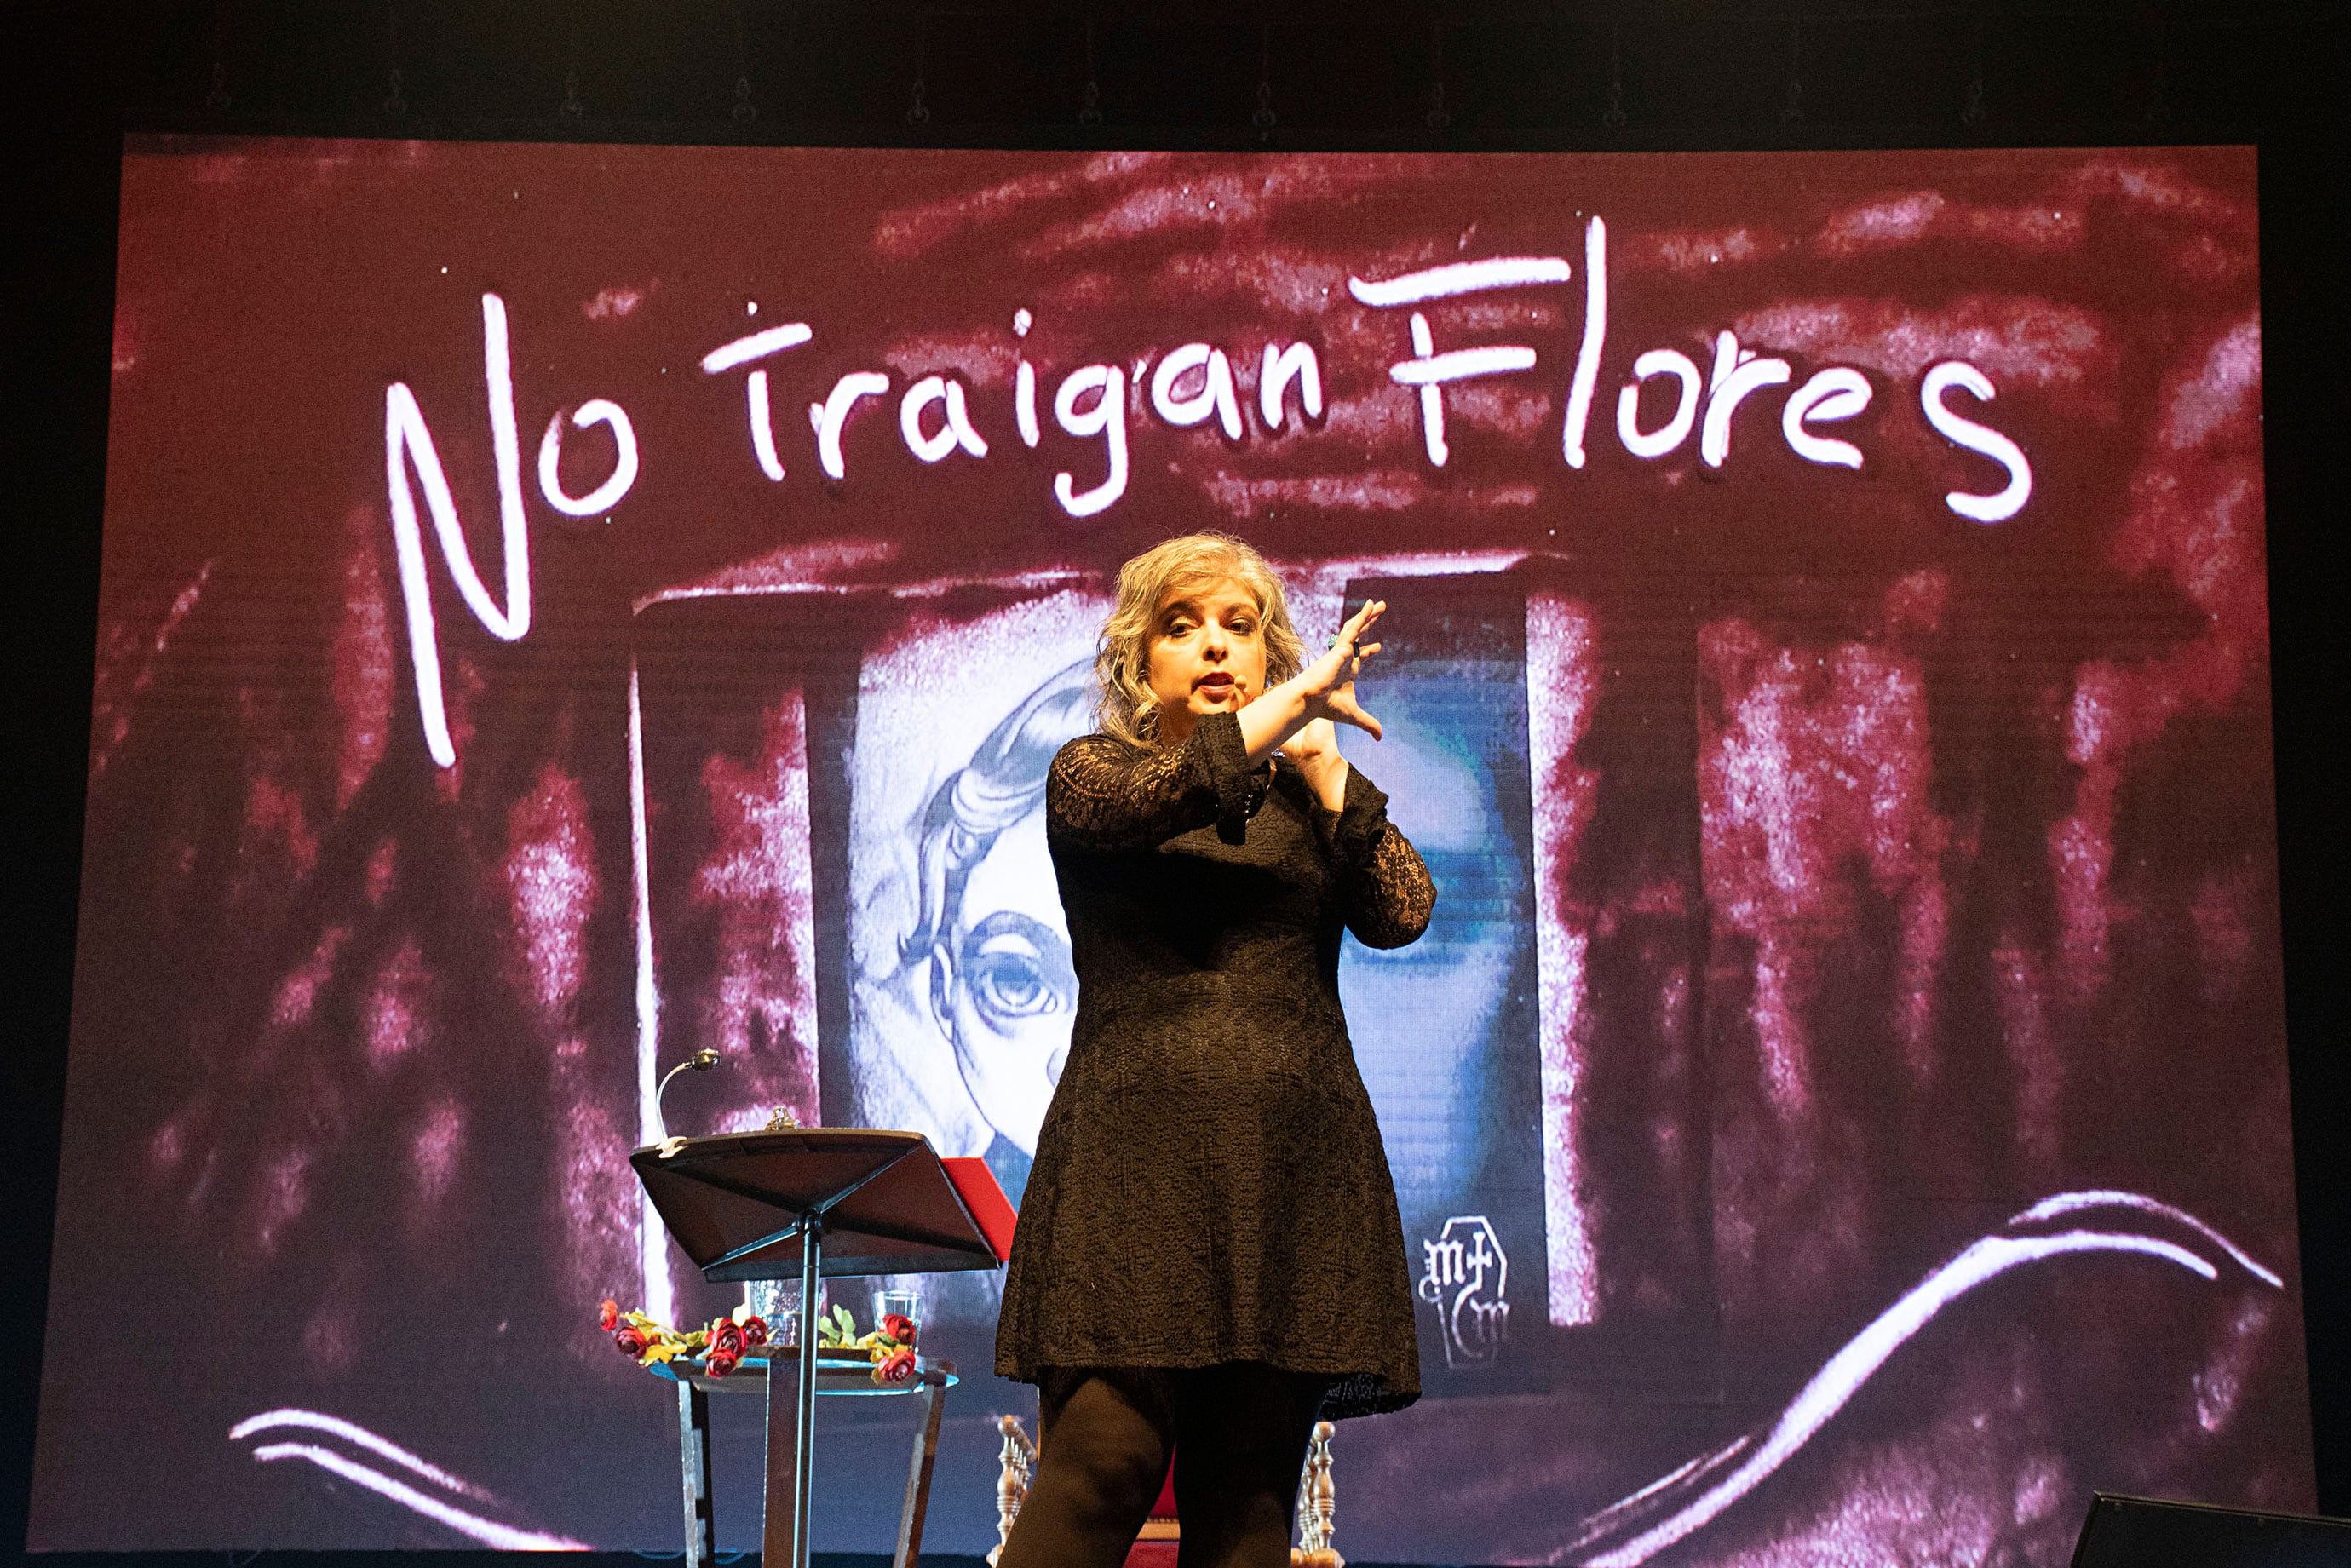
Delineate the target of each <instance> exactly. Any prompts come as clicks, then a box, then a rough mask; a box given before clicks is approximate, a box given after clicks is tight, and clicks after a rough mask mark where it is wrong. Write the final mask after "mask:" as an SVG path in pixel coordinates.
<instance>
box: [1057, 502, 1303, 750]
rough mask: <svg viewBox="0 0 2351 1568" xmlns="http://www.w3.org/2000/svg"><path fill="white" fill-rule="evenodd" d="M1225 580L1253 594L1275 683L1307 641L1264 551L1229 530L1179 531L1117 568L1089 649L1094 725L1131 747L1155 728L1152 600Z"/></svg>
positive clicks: (1144, 742) (1297, 664)
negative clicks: (1112, 598) (1114, 596)
mask: <svg viewBox="0 0 2351 1568" xmlns="http://www.w3.org/2000/svg"><path fill="white" fill-rule="evenodd" d="M1225 580H1231V581H1234V582H1238V583H1239V584H1240V585H1241V586H1242V587H1243V588H1245V589H1247V590H1248V591H1249V596H1250V597H1251V598H1253V599H1255V600H1256V601H1257V612H1258V624H1259V628H1260V632H1259V635H1260V636H1261V637H1262V638H1263V640H1264V643H1265V682H1266V685H1269V686H1272V685H1280V683H1281V682H1283V681H1286V680H1288V679H1290V676H1292V675H1294V674H1297V673H1298V672H1299V669H1300V668H1301V665H1302V664H1304V662H1305V653H1306V645H1305V643H1303V642H1302V641H1301V639H1300V638H1299V635H1298V628H1297V627H1295V626H1293V625H1292V624H1290V601H1289V598H1288V596H1287V595H1285V594H1284V593H1283V591H1282V587H1281V579H1280V578H1279V577H1276V576H1275V575H1274V573H1273V568H1271V567H1270V566H1268V565H1267V564H1266V560H1265V557H1263V556H1261V555H1259V554H1258V553H1257V551H1256V550H1255V549H1251V548H1250V547H1249V545H1247V544H1245V543H1244V542H1242V541H1241V540H1239V539H1237V538H1233V537H1232V536H1231V535H1230V534H1220V533H1198V534H1185V535H1183V536H1181V537H1180V538H1172V539H1168V540H1166V541H1165V543H1162V544H1156V545H1154V546H1152V548H1151V549H1147V550H1145V551H1144V552H1143V553H1142V554H1141V555H1139V556H1136V557H1135V558H1134V559H1133V560H1130V561H1128V562H1127V563H1126V564H1125V565H1124V566H1123V567H1120V568H1119V569H1118V602H1117V604H1116V605H1115V606H1114V607H1113V609H1112V611H1111V612H1110V619H1109V620H1108V621H1105V622H1102V640H1101V641H1100V643H1097V644H1096V647H1095V653H1094V726H1095V727H1096V728H1097V729H1099V730H1101V731H1102V734H1104V735H1107V736H1112V737H1115V738H1117V739H1120V740H1123V741H1126V742H1128V743H1129V744H1131V745H1134V746H1149V745H1150V744H1151V743H1152V740H1153V737H1155V735H1156V734H1157V733H1158V729H1159V704H1158V701H1157V699H1156V698H1155V697H1153V696H1152V695H1151V686H1150V682H1149V680H1148V677H1147V666H1148V664H1149V652H1150V647H1151V637H1152V633H1153V632H1154V631H1155V629H1156V626H1157V622H1158V619H1159V606H1160V605H1161V604H1162V603H1163V602H1165V600H1166V598H1167V595H1168V594H1169V593H1170V592H1172V591H1175V590H1176V589H1180V588H1190V587H1194V586H1196V585H1199V584H1204V583H1212V582H1221V581H1225Z"/></svg>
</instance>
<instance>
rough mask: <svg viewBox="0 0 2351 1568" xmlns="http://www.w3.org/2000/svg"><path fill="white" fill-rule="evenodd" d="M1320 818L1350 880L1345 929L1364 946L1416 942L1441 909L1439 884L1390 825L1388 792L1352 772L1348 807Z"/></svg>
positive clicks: (1333, 852) (1394, 945)
mask: <svg viewBox="0 0 2351 1568" xmlns="http://www.w3.org/2000/svg"><path fill="white" fill-rule="evenodd" d="M1317 814H1318V815H1319V816H1321V817H1322V819H1323V821H1324V825H1325V831H1327V832H1328V833H1329V835H1330V843H1331V853H1332V858H1333V859H1334V860H1336V861H1337V862H1339V865H1340V866H1341V868H1342V874H1343V876H1344V877H1345V879H1346V881H1345V891H1344V894H1343V897H1344V899H1345V903H1346V914H1347V929H1348V930H1350V931H1352V932H1353V933H1354V934H1355V939H1356V940H1357V941H1359V942H1361V943H1362V944H1363V945H1364V946H1366V947H1402V946H1405V945H1406V944H1407V943H1410V942H1414V941H1416V940H1418V938H1419V936H1420V934H1421V933H1422V932H1424V931H1426V930H1427V929H1428V917H1429V915H1431V914H1433V913H1434V912H1435V911H1436V908H1437V884H1436V883H1433V882H1431V881H1430V880H1429V876H1428V867H1427V866H1426V864H1424V863H1423V862H1422V861H1421V858H1420V852H1419V851H1418V850H1416V849H1414V848H1413V847H1412V841H1411V840H1409V839H1407V838H1405V836H1404V834H1402V833H1401V832H1398V831H1396V826H1395V823H1394V822H1391V821H1388V798H1387V796H1386V794H1385V793H1384V792H1383V791H1382V790H1381V789H1380V788H1379V786H1378V785H1376V784H1374V783H1373V782H1372V781H1371V780H1370V779H1366V778H1364V775H1363V774H1362V772H1361V771H1359V770H1358V769H1356V768H1348V769H1347V799H1346V803H1345V804H1344V805H1343V806H1342V807H1341V808H1340V810H1339V812H1338V814H1337V815H1336V816H1332V814H1331V813H1329V812H1318V813H1317Z"/></svg>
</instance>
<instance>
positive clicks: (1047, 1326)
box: [996, 714, 1436, 1417]
mask: <svg viewBox="0 0 2351 1568" xmlns="http://www.w3.org/2000/svg"><path fill="white" fill-rule="evenodd" d="M1045 810H1046V837H1047V841H1048V843H1049V845H1050V849H1051V852H1052V857H1053V869H1054V873H1055V875H1056V876H1057V878H1058V879H1059V881H1060V883H1061V905H1062V908H1063V910H1064V911H1065V912H1066V913H1067V915H1068V916H1069V922H1070V941H1071V949H1072V956H1073V957H1074V959H1075V962H1076V967H1077V974H1078V1011H1077V1019H1076V1024H1075V1028H1074V1030H1072V1034H1071V1042H1070V1054H1069V1060H1068V1062H1067V1064H1066V1065H1065V1066H1064V1068H1063V1069H1062V1072H1061V1086H1060V1088H1059V1089H1058V1090H1057V1091H1056V1092H1055V1093H1054V1096H1053V1103H1052V1105H1051V1108H1050V1109H1049V1110H1048V1111H1047V1112H1046V1113H1045V1123H1044V1126H1043V1128H1042V1130H1041V1131H1040V1134H1039V1135H1038V1140H1037V1157H1036V1163H1035V1165H1034V1166H1032V1167H1031V1168H1030V1171H1029V1187H1028V1192H1027V1194H1026V1196H1025V1197H1024V1200H1023V1202H1022V1204H1021V1208H1020V1221H1019V1228H1018V1230H1017V1231H1016V1233H1015V1239H1014V1242H1013V1247H1012V1258H1011V1262H1010V1265H1009V1267H1008V1271H1007V1274H1006V1277H1005V1284H1004V1310H1003V1316H1002V1317H1001V1319H1000V1320H999V1321H998V1328H997V1337H996V1370H997V1371H998V1373H999V1374H1001V1375H1004V1376H1007V1377H1015V1378H1019V1379H1022V1380H1024V1381H1029V1382H1034V1381H1036V1380H1037V1378H1038V1376H1039V1375H1040V1372H1041V1371H1043V1370H1044V1369H1046V1368H1050V1367H1055V1366H1170V1367H1182V1366H1206V1365H1210V1364H1215V1363H1217V1362H1224V1361H1262V1362H1268V1363H1270V1364H1273V1365H1276V1366H1280V1367H1285V1368H1288V1369H1290V1370H1291V1371H1295V1372H1305V1373H1320V1374H1322V1375H1326V1376H1328V1377H1330V1378H1331V1379H1332V1390H1331V1394H1330V1396H1329V1397H1328V1398H1327V1399H1326V1401H1325V1402H1324V1406H1323V1414H1324V1415H1325V1416H1332V1417H1338V1416H1364V1415H1371V1414H1374V1413H1375V1412H1378V1411H1383V1410H1395V1409H1400V1408H1402V1407H1403V1406H1406V1405H1409V1404H1411V1403H1412V1402H1413V1401H1414V1400H1415V1399H1416V1398H1417V1397H1419V1395H1420V1371H1419V1357H1418V1353H1417V1349H1416V1343H1415V1340H1414V1335H1413V1304H1412V1294H1411V1281H1410V1277H1409V1274H1408V1272H1407V1270H1406V1267H1405V1251H1404V1228H1403V1225H1402V1223H1401V1221H1400V1220H1399V1219H1398V1218H1397V1216H1396V1203H1395V1185H1394V1183H1393V1182H1392V1181H1391V1180H1390V1179H1389V1176H1388V1165H1387V1156H1386V1153H1385V1151H1384V1149H1383V1147H1382V1146H1381V1143H1380V1131H1379V1126H1378V1124H1377V1123H1375V1122H1374V1120H1373V1116H1372V1103H1371V1098H1370V1096H1369V1095H1367V1094H1366V1093H1365V1092H1364V1081H1363V1078H1362V1076H1361V1075H1360V1074H1359V1073H1358V1072H1357V1071H1356V1070H1355V1059H1354V1051H1353V1046H1352V1045H1351V1044H1350V1043H1349V1041H1348V1039H1347V1022H1346V1019H1345V1018H1344V1017H1343V1015H1342V1014H1341V1012H1340V1009H1339V937H1340V932H1341V930H1342V928H1345V929H1347V930H1352V931H1353V932H1354V934H1355V935H1356V936H1357V937H1358V938H1359V939H1361V940H1362V941H1363V942H1364V943H1365V944H1366V945H1368V946H1374V947H1396V946H1403V945H1404V944H1405V943H1407V942H1410V941H1412V940H1413V939H1414V938H1415V937H1416V936H1419V935H1420V934H1421V932H1422V931H1423V930H1424V929H1426V926H1427V925H1428V916H1429V911H1430V908H1431V906H1432V905H1433V904H1434V903H1435V901H1436V894H1435V890H1434V888H1433V887H1432V886H1431V884H1430V883H1429V880H1428V871H1427V868H1426V866H1424V865H1423V864H1422V863H1421V860H1420V856H1419V855H1418V854H1417V853H1416V852H1414V850H1413V847H1412V845H1411V844H1410V843H1409V842H1408V841H1406V840H1405V836H1404V835H1403V834H1402V833H1400V832H1398V831H1396V830H1395V827H1393V826H1392V825H1390V823H1389V821H1388V820H1387V797H1386V796H1384V795H1383V794H1382V793H1381V792H1380V791H1379V790H1378V789H1375V788H1374V786H1373V785H1372V783H1371V781H1370V780H1369V779H1365V778H1364V776H1363V775H1362V774H1361V773H1357V772H1354V771H1353V770H1352V769H1351V770H1350V773H1349V776H1348V780H1347V793H1346V804H1345V807H1344V809H1343V810H1340V811H1339V812H1337V813H1335V814H1334V813H1332V812H1331V811H1329V810H1325V809H1324V808H1323V807H1322V803H1321V802H1320V801H1319V800H1316V799H1315V797H1314V794H1313V791H1312V790H1311V789H1310V788H1309V787H1308V785H1307V783H1306V780H1305V778H1304V777H1303V775H1301V773H1300V772H1299V771H1298V770H1297V768H1295V767H1294V766H1292V765H1291V764H1290V763H1289V762H1288V761H1286V760H1280V761H1277V762H1276V763H1275V764H1274V765H1272V766H1270V767H1259V768H1254V769H1252V768H1250V767H1249V760H1248V754H1247V751H1246V749H1245V747H1244V746H1243V743H1242V740H1241V731H1240V722H1239V720H1238V719H1236V718H1234V717H1233V716H1231V715H1229V714H1211V715H1208V716H1206V717H1204V718H1202V719H1201V720H1200V722H1199V725H1198V727H1196V729H1195V730H1194V731H1193V733H1192V735H1191V737H1190V738H1189V739H1187V740H1186V742H1185V744H1184V745H1182V746H1180V747H1169V748H1167V749H1165V750H1145V749H1143V748H1140V747H1134V746H1130V745H1127V744H1126V743H1124V742H1123V741H1119V740H1115V739H1113V738H1111V737H1107V736H1101V735H1092V736H1087V737H1083V738H1082V739H1079V740H1074V741H1072V742H1071V743H1070V744H1069V745H1068V746H1066V747H1062V748H1061V753H1060V755H1058V756H1057V757H1055V758H1054V759H1053V768H1052V772H1051V774H1050V777H1049V779H1048V780H1047V784H1046V793H1045Z"/></svg>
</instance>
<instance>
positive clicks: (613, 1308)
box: [596, 1296, 621, 1333]
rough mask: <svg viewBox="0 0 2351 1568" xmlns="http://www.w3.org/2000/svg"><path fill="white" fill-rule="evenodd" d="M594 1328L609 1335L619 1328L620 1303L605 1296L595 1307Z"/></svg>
mask: <svg viewBox="0 0 2351 1568" xmlns="http://www.w3.org/2000/svg"><path fill="white" fill-rule="evenodd" d="M596 1326H597V1327H598V1328H600V1329H602V1330H603V1331H604V1332H605V1333H611V1332H612V1331H613V1330H614V1329H616V1328H619V1327H620V1326H621V1303H620V1302H618V1301H614V1300H613V1299H612V1298H611V1297H610V1296H607V1297H605V1298H604V1299H603V1300H602V1301H600V1302H598V1303H597V1305H596Z"/></svg>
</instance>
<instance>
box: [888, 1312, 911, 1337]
mask: <svg viewBox="0 0 2351 1568" xmlns="http://www.w3.org/2000/svg"><path fill="white" fill-rule="evenodd" d="M882 1332H883V1334H884V1335H886V1336H887V1337H889V1338H891V1339H893V1340H896V1341H897V1342H898V1343H900V1344H912V1343H914V1319H912V1318H910V1317H907V1316H906V1315H904V1313H902V1312H891V1313H889V1314H888V1315H887V1316H885V1317H883V1320H882Z"/></svg>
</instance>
